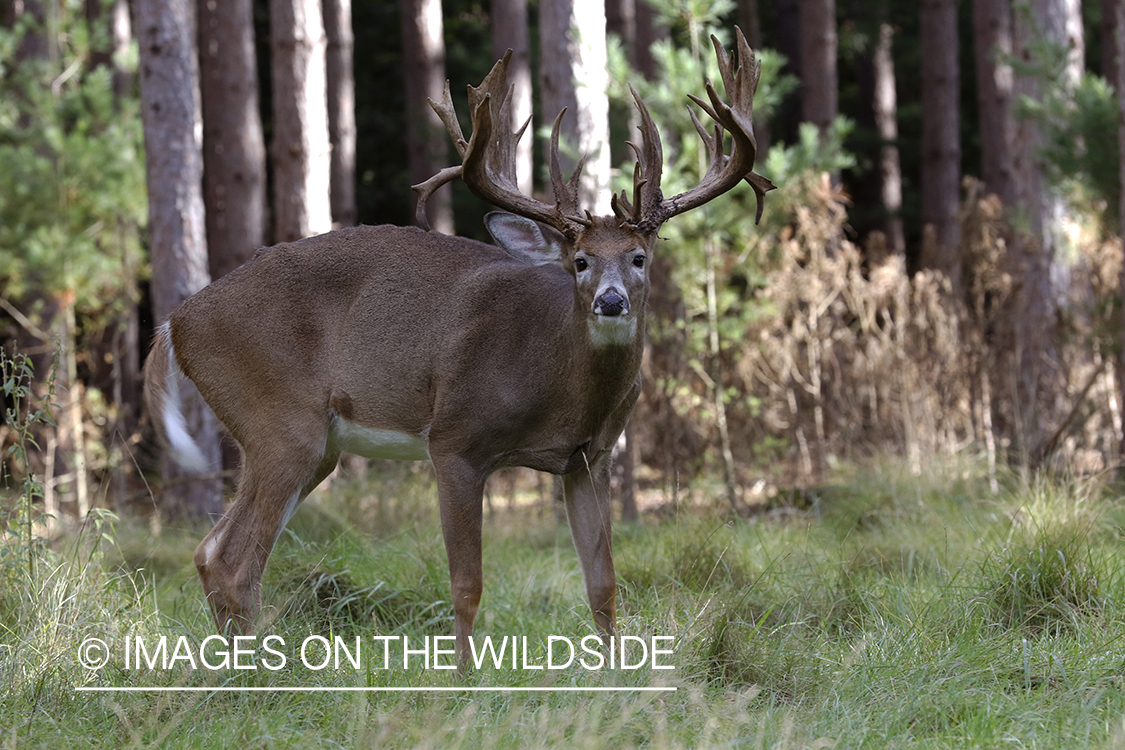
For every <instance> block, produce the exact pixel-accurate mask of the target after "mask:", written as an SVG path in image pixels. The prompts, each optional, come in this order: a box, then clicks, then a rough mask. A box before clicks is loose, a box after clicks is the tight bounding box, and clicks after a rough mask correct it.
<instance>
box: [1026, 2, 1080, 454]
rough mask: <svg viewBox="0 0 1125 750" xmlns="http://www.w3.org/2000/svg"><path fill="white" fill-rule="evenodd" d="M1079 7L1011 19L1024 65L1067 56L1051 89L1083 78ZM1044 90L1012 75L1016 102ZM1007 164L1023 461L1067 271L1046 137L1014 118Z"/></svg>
mask: <svg viewBox="0 0 1125 750" xmlns="http://www.w3.org/2000/svg"><path fill="white" fill-rule="evenodd" d="M1078 10H1079V9H1078V2H1077V0H1034V2H1032V3H1031V12H1030V13H1029V14H1028V13H1022V12H1016V13H1015V14H1014V23H1013V48H1014V54H1015V56H1016V57H1017V59H1019V60H1020V61H1021V62H1025V63H1034V62H1036V60H1035V49H1036V46H1037V45H1038V44H1041V43H1042V42H1043V41H1044V40H1045V41H1048V42H1051V43H1054V44H1056V45H1066V46H1067V48H1068V49H1069V53H1068V64H1067V66H1066V69H1065V71H1064V72H1063V75H1062V77H1061V79H1060V80H1059V81H1057V82H1052V83H1051V84H1050V85H1059V84H1061V86H1062V87H1063V90H1064V91H1066V90H1070V89H1072V88H1073V85H1074V84H1075V83H1076V82H1077V79H1078V78H1079V76H1080V75H1081V59H1082V50H1083V48H1084V44H1083V40H1082V33H1081V32H1082V25H1081V23H1080V18H1079V17H1078ZM1045 85H1047V84H1044V82H1043V81H1042V80H1041V79H1040V77H1039V76H1037V75H1036V73H1035V72H1034V71H1032V72H1029V73H1019V72H1017V74H1016V76H1015V95H1016V97H1015V98H1016V99H1017V100H1018V99H1019V97H1021V96H1023V97H1027V98H1030V99H1032V100H1034V101H1041V100H1042V99H1043V94H1044V86H1045ZM1014 132H1015V138H1014V142H1013V151H1012V154H1013V156H1012V163H1013V173H1014V177H1015V180H1014V182H1015V191H1014V193H1015V209H1016V211H1017V214H1016V215H1017V216H1019V217H1021V218H1023V219H1024V221H1025V222H1026V223H1025V225H1024V226H1025V227H1026V232H1020V233H1018V235H1017V237H1015V238H1014V240H1013V242H1012V244H1011V248H1010V252H1009V258H1010V264H1011V268H1012V273H1013V275H1014V277H1015V278H1016V279H1018V281H1019V287H1018V288H1019V298H1018V300H1017V303H1016V304H1017V306H1018V307H1017V313H1016V316H1015V319H1016V322H1015V328H1016V331H1015V333H1016V342H1017V344H1016V346H1017V351H1018V352H1019V360H1018V378H1017V380H1018V385H1017V397H1018V399H1019V411H1018V413H1019V414H1020V424H1019V425H1018V426H1017V434H1016V435H1015V438H1016V440H1017V445H1018V448H1019V453H1020V454H1021V456H1022V457H1023V460H1025V461H1026V459H1028V458H1029V457H1030V456H1033V455H1035V454H1036V452H1037V451H1038V447H1039V442H1040V440H1041V439H1042V437H1043V435H1044V432H1043V431H1044V430H1045V429H1046V428H1047V427H1048V425H1047V424H1046V420H1047V419H1049V418H1050V416H1051V413H1050V411H1051V409H1052V408H1053V401H1054V399H1053V396H1054V395H1055V393H1056V389H1057V388H1058V387H1059V384H1058V376H1059V373H1058V353H1057V345H1058V310H1059V306H1060V303H1063V304H1065V300H1064V299H1063V298H1064V295H1065V290H1066V288H1067V286H1068V285H1069V280H1068V278H1067V277H1068V275H1069V267H1068V266H1067V265H1066V264H1065V262H1063V259H1062V257H1061V255H1062V254H1061V253H1060V252H1059V240H1060V237H1061V221H1062V217H1063V213H1064V210H1065V205H1064V203H1063V201H1062V199H1061V197H1059V196H1058V195H1057V194H1055V193H1053V192H1052V191H1051V189H1050V187H1049V186H1048V184H1047V180H1046V178H1045V176H1044V174H1043V163H1042V156H1041V151H1042V147H1043V135H1042V133H1041V132H1040V129H1039V125H1038V123H1037V122H1036V121H1035V120H1033V119H1031V118H1017V119H1016V123H1015V129H1014Z"/></svg>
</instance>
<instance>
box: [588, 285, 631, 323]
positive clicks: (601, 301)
mask: <svg viewBox="0 0 1125 750" xmlns="http://www.w3.org/2000/svg"><path fill="white" fill-rule="evenodd" d="M594 314H595V315H604V316H606V317H609V318H615V317H617V316H619V315H628V314H629V298H628V297H626V296H625V295H624V294H622V293H621V292H620V291H618V289H617V287H610V288H609V289H607V290H605V291H604V292H602V293H601V294H599V295H598V296H597V298H595V299H594Z"/></svg>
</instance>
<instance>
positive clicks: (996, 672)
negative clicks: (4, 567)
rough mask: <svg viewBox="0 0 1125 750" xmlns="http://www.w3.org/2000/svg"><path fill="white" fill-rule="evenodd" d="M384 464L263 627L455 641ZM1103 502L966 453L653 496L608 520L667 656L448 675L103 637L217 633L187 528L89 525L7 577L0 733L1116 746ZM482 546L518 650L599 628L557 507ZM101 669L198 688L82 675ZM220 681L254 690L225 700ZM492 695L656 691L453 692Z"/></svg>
mask: <svg viewBox="0 0 1125 750" xmlns="http://www.w3.org/2000/svg"><path fill="white" fill-rule="evenodd" d="M392 484H393V486H394V489H393V492H388V491H387V488H386V487H382V486H380V485H379V484H378V483H373V484H372V485H371V486H368V487H363V486H360V485H347V486H345V487H343V488H337V489H334V490H332V491H331V492H330V493H328V494H327V495H325V496H321V497H315V498H313V499H311V500H310V501H309V502H308V504H307V506H306V507H304V508H302V509H301V511H300V512H299V513H298V514H297V516H296V517H295V518H294V519H293V523H292V524H291V526H290V528H289V529H288V530H287V532H286V533H285V534H283V536H282V539H281V540H280V542H279V544H278V547H277V549H276V550H275V552H274V555H273V558H272V559H271V562H270V567H269V568H268V570H267V571H266V576H265V584H264V590H263V600H264V602H265V605H266V606H265V609H264V612H263V627H262V628H261V630H260V633H259V635H261V636H264V635H265V634H267V633H268V634H273V635H276V636H278V637H280V638H284V639H285V641H286V643H288V644H296V643H298V642H300V641H301V640H302V639H304V638H307V637H309V636H310V635H314V636H318V637H322V638H324V639H326V641H325V642H330V641H332V640H333V639H336V638H337V637H338V638H340V639H342V641H343V642H344V643H346V644H351V643H354V641H355V639H356V638H359V639H361V640H362V641H363V642H364V643H365V644H369V643H370V642H371V640H372V639H373V638H375V637H385V638H394V637H398V638H402V637H406V638H409V639H410V642H411V643H412V644H418V643H422V642H423V639H425V638H426V637H427V636H431V637H432V636H440V635H448V634H450V633H452V617H451V615H452V607H451V605H450V603H449V592H448V572H447V570H446V562H445V554H444V549H443V546H442V540H441V533H440V525H439V523H438V520H437V516H436V512H435V505H434V501H433V492H432V485H431V482H430V479H429V478H428V476H427V475H425V474H424V473H421V474H399V475H396V476H394V477H393V478H392ZM1120 512H1121V503H1120V500H1119V497H1118V494H1117V492H1116V490H1115V489H1114V488H1113V487H1107V486H1104V485H1101V484H1098V483H1095V482H1090V481H1077V480H1060V479H1054V480H1049V479H1038V480H1035V481H1034V482H1031V483H1021V482H1019V481H1018V480H1016V479H1014V478H1012V479H1009V480H1008V481H1007V485H1006V487H1005V488H1004V489H1003V490H1002V491H1001V492H1000V493H999V494H992V492H991V491H990V489H989V482H988V480H987V478H985V477H984V472H982V471H978V470H977V469H975V468H974V467H972V466H953V465H950V466H945V467H937V468H935V469H934V470H933V473H932V474H929V475H923V476H914V475H912V474H911V473H910V472H908V471H906V470H904V469H903V468H902V467H900V466H898V465H896V464H893V463H892V464H887V465H883V466H876V467H871V468H869V469H866V470H863V471H859V470H856V471H854V472H853V473H851V474H850V475H847V476H844V477H843V479H842V480H841V481H840V482H838V483H836V484H833V485H829V486H826V487H823V488H820V489H819V490H818V495H817V499H816V502H815V503H813V504H811V506H810V507H809V508H808V509H807V510H805V511H801V512H798V513H790V514H786V515H784V516H778V517H772V516H763V517H760V518H757V519H752V520H745V519H739V520H733V521H732V520H731V519H730V518H728V517H725V516H721V515H718V514H715V513H712V512H708V511H699V512H689V511H684V510H683V509H681V510H680V512H679V513H678V515H677V517H676V519H675V520H674V521H669V520H667V519H666V518H661V517H658V516H656V515H654V516H652V517H650V518H646V519H643V520H642V523H641V524H638V525H632V526H629V525H619V526H618V528H617V529H616V531H615V561H616V566H617V571H618V579H619V625H620V631H621V634H622V635H628V636H633V637H635V638H638V639H648V638H650V637H651V636H670V637H671V638H672V640H671V643H672V644H674V646H673V653H672V654H671V655H670V656H668V657H667V661H669V662H670V663H671V664H672V665H674V667H675V669H674V670H655V669H652V668H651V664H649V665H648V666H647V667H645V668H638V669H634V670H620V669H618V670H614V671H610V670H605V669H603V670H587V669H583V668H582V667H581V666H579V665H578V664H577V663H575V664H571V665H570V666H569V667H567V668H565V669H558V670H548V669H538V670H537V669H534V668H525V666H526V664H516V665H515V666H513V664H512V663H510V662H505V663H503V664H501V665H500V666H496V665H495V664H491V663H487V662H486V663H485V664H484V665H483V666H482V667H480V668H478V669H475V670H472V671H470V672H469V673H467V674H459V673H458V672H457V671H456V670H438V669H432V668H431V669H422V668H421V667H420V666H419V665H418V663H417V660H416V661H415V662H412V663H411V664H410V665H409V667H408V668H401V667H402V665H401V664H397V665H395V666H393V667H392V668H390V669H382V666H383V664H382V663H374V664H373V663H372V662H371V661H367V662H365V663H364V664H363V665H362V666H361V667H360V668H358V669H357V668H352V667H351V666H349V665H348V664H346V663H345V664H344V665H343V666H341V667H335V666H334V667H331V668H324V669H310V668H308V667H307V666H305V665H302V664H299V663H297V662H296V661H295V660H290V661H289V662H288V663H287V664H286V665H285V666H284V667H283V668H280V669H266V668H258V669H256V670H236V669H234V668H226V669H218V670H210V669H202V668H198V669H191V668H189V667H187V666H186V665H185V664H184V663H182V662H181V663H177V664H174V665H173V666H172V667H171V668H169V669H162V668H159V667H157V668H148V667H142V668H140V669H138V668H137V667H136V664H135V663H134V664H127V663H126V662H125V660H124V656H123V653H121V650H120V649H118V648H116V645H115V644H118V643H120V642H122V640H123V639H124V637H125V636H126V635H129V636H133V637H136V636H142V637H144V638H146V639H156V638H159V637H160V636H162V635H163V636H167V637H168V638H169V643H172V642H174V641H175V640H176V639H178V638H180V637H181V636H183V637H184V638H186V640H187V642H189V643H190V644H194V645H196V646H198V645H199V644H200V643H201V642H202V641H203V639H205V638H206V637H207V636H208V635H210V634H211V628H212V625H211V622H210V616H209V614H208V612H207V611H206V606H205V603H204V602H203V601H202V597H201V595H200V589H199V586H198V582H197V581H196V579H195V573H194V570H193V569H192V565H191V550H192V548H193V547H194V545H195V543H196V541H197V539H198V537H199V536H200V535H201V534H200V533H199V532H188V531H187V530H183V531H181V530H174V529H164V530H162V531H161V533H160V535H159V536H154V535H153V530H152V529H150V528H149V527H147V526H142V525H140V524H134V523H131V522H117V523H115V524H114V523H112V519H109V518H104V519H103V521H102V524H101V526H100V528H94V527H88V528H87V529H86V530H84V531H83V532H81V533H79V534H76V535H74V536H72V537H67V538H63V539H59V540H54V541H53V542H52V543H51V544H50V545H48V546H45V547H43V548H42V549H40V550H39V551H38V552H37V553H36V554H38V555H39V562H38V564H37V565H36V567H35V571H36V572H35V574H34V578H31V577H30V576H31V574H30V573H28V572H26V571H27V570H28V569H27V568H26V567H19V568H18V569H13V570H11V571H9V572H8V574H7V575H8V576H9V577H8V578H7V579H6V584H5V588H4V590H3V591H2V592H0V628H2V629H0V685H2V688H0V689H2V690H3V694H2V695H3V700H2V703H0V728H2V730H3V731H2V732H0V746H6V745H10V746H19V747H59V746H72V747H93V746H105V745H111V746H119V747H126V746H130V747H131V746H137V747H150V746H168V747H180V746H199V747H229V746H235V745H237V746H244V745H252V746H262V747H279V746H286V747H289V746H294V747H314V746H315V747H320V746H324V745H326V744H327V745H334V746H344V747H352V746H355V747H370V746H379V747H419V746H425V747H486V748H503V747H513V748H516V747H518V748H525V747H560V746H562V747H584V746H588V747H604V746H615V745H619V746H622V747H637V746H645V747H658V748H662V747H683V746H691V747H732V746H748V747H782V748H786V747H794V748H796V747H840V748H844V747H848V748H850V747H902V746H908V745H911V746H913V745H917V746H922V747H991V746H1000V745H1004V746H1011V745H1016V746H1020V745H1024V746H1035V747H1048V748H1049V747H1058V748H1075V747H1113V746H1115V745H1114V743H1115V742H1117V741H1118V740H1119V739H1120V738H1121V737H1122V736H1125V723H1123V720H1122V717H1123V716H1125V678H1123V675H1125V650H1123V645H1125V617H1123V616H1122V609H1121V606H1120V602H1121V601H1123V597H1125V584H1123V579H1122V575H1121V572H1122V564H1121V563H1120V562H1119V560H1120V559H1121V556H1120V555H1119V554H1118V553H1119V551H1120V545H1121V541H1120V534H1119V533H1118V532H1117V529H1116V525H1115V523H1114V520H1115V519H1116V518H1118V517H1119V516H1120ZM14 538H15V537H13V539H14ZM9 543H11V542H9ZM176 560H179V561H180V562H179V563H178V564H177V563H176ZM484 560H485V593H484V599H483V601H482V603H481V611H480V615H479V617H478V620H477V636H478V637H480V638H483V637H484V636H486V635H488V636H492V637H493V638H496V639H499V638H502V637H504V636H520V637H522V636H526V637H527V642H528V643H529V644H530V645H528V646H527V648H528V649H529V651H528V655H527V657H526V658H528V659H530V663H531V666H532V667H534V666H535V665H536V664H542V663H543V660H544V653H543V644H544V643H545V642H546V641H547V638H548V637H549V636H552V635H553V636H558V637H567V638H571V639H573V640H574V641H575V642H577V641H578V640H579V639H581V638H582V637H584V636H586V635H588V634H590V633H592V632H593V629H592V623H591V618H590V616H589V612H588V609H587V605H586V603H585V598H584V589H583V585H582V580H581V572H580V570H579V566H578V561H577V558H576V555H575V554H574V552H573V549H572V547H571V546H570V540H569V535H568V533H567V531H566V529H565V527H560V526H559V525H558V524H557V523H556V522H555V521H554V519H553V517H552V516H551V514H550V513H549V512H548V513H544V512H542V510H541V509H538V508H516V509H511V510H507V511H502V512H500V511H498V512H496V513H492V514H489V515H487V516H486V522H485V539H484ZM12 576H15V577H14V578H13V577H12ZM20 576H22V577H20ZM93 637H96V638H100V639H103V640H105V641H106V642H107V643H108V644H111V653H110V655H109V656H110V658H109V663H108V664H107V665H106V666H105V667H103V668H102V669H100V670H97V671H94V670H89V669H85V668H83V667H82V666H81V665H80V664H79V663H78V658H77V656H78V648H79V644H80V643H82V642H83V641H84V640H85V639H88V638H93ZM412 647H414V646H412ZM400 658H401V657H400ZM376 662H378V660H376ZM99 685H100V686H119V687H132V688H148V689H153V688H159V689H164V688H167V687H169V686H180V687H191V688H196V689H199V692H139V693H137V692H135V693H115V694H93V693H85V692H76V689H77V688H80V687H88V686H99ZM231 687H238V688H254V689H256V690H258V692H217V689H219V688H231ZM292 687H302V688H310V689H315V691H323V690H324V689H327V688H332V689H338V688H342V687H343V688H352V689H354V688H371V687H377V688H381V689H383V690H384V692H347V693H340V692H315V691H314V692H304V693H287V692H283V690H285V689H287V688H292ZM496 687H508V688H511V687H521V688H543V687H549V688H560V687H566V688H626V689H632V688H638V687H659V688H668V689H670V688H675V690H674V691H671V690H667V691H665V692H636V691H632V692H628V691H622V692H598V693H593V694H591V693H581V692H562V691H556V692H532V693H512V692H480V691H478V692H470V691H468V690H467V689H466V688H496ZM418 688H427V689H428V690H423V691H420V692H387V691H386V690H387V689H393V690H399V691H401V690H403V689H407V690H411V691H414V690H416V689H418ZM438 688H440V689H442V691H438V690H435V689H438Z"/></svg>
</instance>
